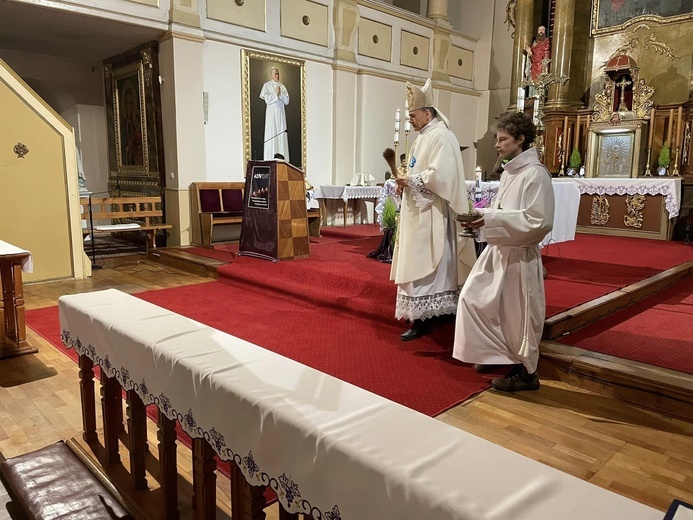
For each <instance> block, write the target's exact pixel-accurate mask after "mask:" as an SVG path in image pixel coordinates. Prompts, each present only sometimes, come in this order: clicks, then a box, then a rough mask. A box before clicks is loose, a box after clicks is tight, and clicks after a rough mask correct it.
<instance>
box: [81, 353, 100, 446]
mask: <svg viewBox="0 0 693 520" xmlns="http://www.w3.org/2000/svg"><path fill="white" fill-rule="evenodd" d="M79 394H80V400H81V402H82V438H83V439H84V440H85V441H86V442H94V441H96V440H97V439H98V436H97V435H96V396H95V394H94V362H93V361H92V360H91V359H89V358H88V357H87V356H85V355H84V354H81V355H80V356H79Z"/></svg>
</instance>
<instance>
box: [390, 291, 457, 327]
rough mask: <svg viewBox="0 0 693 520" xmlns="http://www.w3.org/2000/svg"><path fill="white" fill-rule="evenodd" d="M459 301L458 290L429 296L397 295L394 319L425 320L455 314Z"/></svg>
mask: <svg viewBox="0 0 693 520" xmlns="http://www.w3.org/2000/svg"><path fill="white" fill-rule="evenodd" d="M459 299H460V291H459V289H458V290H456V291H445V292H442V293H436V294H432V295H430V296H407V295H406V294H398V295H397V305H396V306H395V318H396V319H398V320H401V319H408V320H411V321H413V320H426V319H429V318H435V317H436V316H444V315H445V314H455V313H456V312H457V302H458V300H459Z"/></svg>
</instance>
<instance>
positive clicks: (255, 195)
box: [248, 166, 271, 209]
mask: <svg viewBox="0 0 693 520" xmlns="http://www.w3.org/2000/svg"><path fill="white" fill-rule="evenodd" d="M270 170H271V168H270V167H269V166H255V167H253V170H252V172H251V174H250V196H249V197H248V207H249V208H257V209H269V185H270Z"/></svg>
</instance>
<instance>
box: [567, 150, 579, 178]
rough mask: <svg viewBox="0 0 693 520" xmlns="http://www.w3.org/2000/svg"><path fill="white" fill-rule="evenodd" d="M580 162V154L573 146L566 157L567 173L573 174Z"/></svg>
mask: <svg viewBox="0 0 693 520" xmlns="http://www.w3.org/2000/svg"><path fill="white" fill-rule="evenodd" d="M581 164H582V156H581V155H580V152H579V150H578V149H577V148H574V149H573V152H572V153H571V154H570V158H569V159H568V175H570V176H573V175H575V172H577V171H578V170H579V169H580V165H581Z"/></svg>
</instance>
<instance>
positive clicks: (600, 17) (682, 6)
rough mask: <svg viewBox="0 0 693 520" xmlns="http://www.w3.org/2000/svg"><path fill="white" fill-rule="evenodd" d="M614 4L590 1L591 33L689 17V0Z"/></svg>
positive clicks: (692, 10) (692, 6)
mask: <svg viewBox="0 0 693 520" xmlns="http://www.w3.org/2000/svg"><path fill="white" fill-rule="evenodd" d="M617 5H618V6H619V7H618V8H616V7H615V6H614V5H613V4H612V2H611V0H594V1H593V2H592V22H591V32H592V36H599V35H602V34H611V33H615V32H619V31H622V30H623V29H625V28H627V27H629V26H631V25H633V24H636V23H639V22H654V23H658V24H670V23H678V22H683V21H685V20H691V19H693V0H684V1H683V2H675V3H670V2H662V1H661V0H632V1H629V2H621V3H618V4H617Z"/></svg>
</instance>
